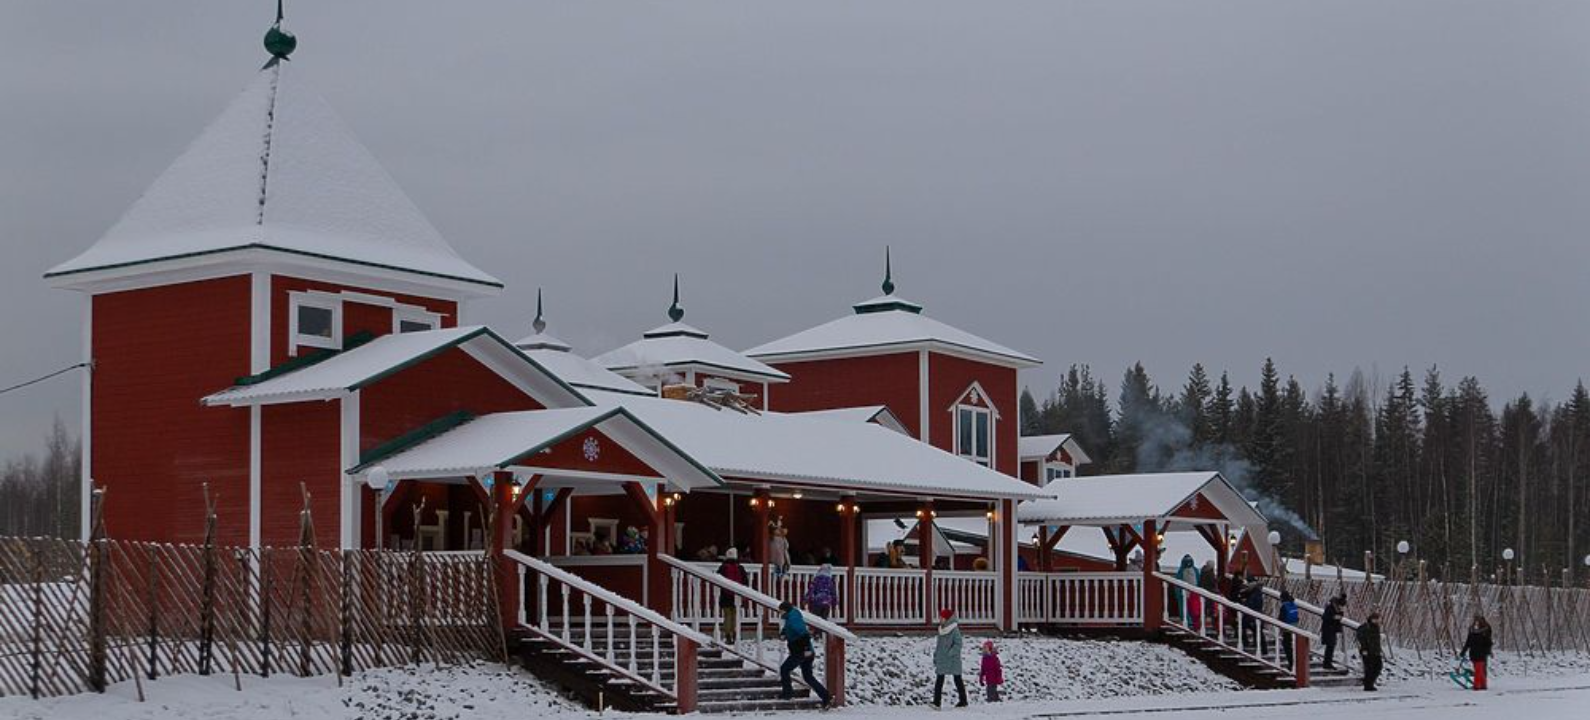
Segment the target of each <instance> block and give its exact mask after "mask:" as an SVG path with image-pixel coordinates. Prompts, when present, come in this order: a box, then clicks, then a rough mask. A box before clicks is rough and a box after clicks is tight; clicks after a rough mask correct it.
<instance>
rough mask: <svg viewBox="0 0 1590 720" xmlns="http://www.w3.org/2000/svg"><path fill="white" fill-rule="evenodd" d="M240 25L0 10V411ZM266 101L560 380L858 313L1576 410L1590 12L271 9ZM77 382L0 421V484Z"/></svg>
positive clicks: (213, 108) (1269, 6)
mask: <svg viewBox="0 0 1590 720" xmlns="http://www.w3.org/2000/svg"><path fill="white" fill-rule="evenodd" d="M272 12H273V7H272V3H270V2H267V1H266V0H252V1H250V2H242V1H241V0H232V1H230V2H215V1H214V0H164V1H163V2H159V3H148V2H140V3H130V2H124V1H119V2H113V1H111V0H93V1H90V0H76V1H74V2H45V1H44V0H11V2H8V3H7V4H6V12H5V18H6V28H7V32H6V40H5V42H3V43H0V250H3V252H4V257H5V262H4V263H0V324H3V327H4V328H5V332H4V334H3V335H0V337H3V340H0V343H3V345H0V347H3V353H0V385H7V384H10V383H11V382H15V381H20V380H23V379H26V378H28V377H31V376H33V375H36V374H40V373H43V372H46V371H48V370H52V369H54V368H56V367H59V366H61V365H65V364H67V363H70V362H73V361H75V360H76V359H77V358H78V355H79V352H80V350H79V343H80V329H79V320H80V300H79V298H78V297H76V296H75V295H74V294H72V293H69V292H66V291H54V290H49V289H47V288H46V287H45V285H44V283H43V282H42V281H41V280H40V279H39V276H40V274H41V273H42V272H43V271H44V270H45V269H46V268H48V267H49V266H51V265H53V264H55V263H57V262H59V261H61V260H64V259H66V258H68V257H71V256H72V255H74V254H75V253H77V252H78V251H79V250H81V249H82V248H84V247H87V246H88V245H89V244H90V243H92V242H93V241H94V240H95V239H97V238H98V237H99V236H100V234H101V233H103V232H104V231H105V230H106V229H107V228H108V227H110V225H111V224H112V223H113V222H115V220H116V218H117V217H119V215H120V214H121V212H122V211H123V210H124V209H125V208H126V207H127V206H128V205H129V204H130V203H131V202H132V201H133V200H134V199H135V198H136V197H137V195H138V193H139V192H140V191H141V190H142V189H143V188H144V187H145V186H146V185H148V184H149V182H150V181H151V180H153V179H154V177H155V176H156V175H157V174H158V173H159V172H160V171H161V170H162V169H164V168H165V166H166V165H167V164H168V163H169V162H170V161H171V160H173V159H174V158H175V157H176V156H177V154H178V153H180V152H181V150H182V149H183V148H184V147H185V146H186V145H187V143H188V142H189V141H191V140H192V139H193V138H194V137H195V136H196V135H197V134H198V133H199V131H200V130H202V129H203V128H204V126H205V125H206V124H207V123H208V122H209V121H210V119H211V118H213V117H214V116H215V115H216V114H217V113H218V112H219V111H220V110H221V108H222V107H224V106H225V105H226V103H227V102H228V101H229V100H230V99H231V98H232V97H233V95H235V94H236V93H237V92H238V91H239V90H241V88H242V87H243V85H244V84H245V83H246V82H247V81H248V79H249V77H250V76H251V73H253V72H254V70H255V69H256V68H257V67H258V66H259V65H260V64H261V63H262V62H263V61H264V59H265V53H264V51H263V50H262V49H261V48H260V42H259V40H260V37H261V35H262V34H263V32H264V31H265V29H266V27H267V26H268V24H269V21H270V19H271V13H272ZM288 18H289V25H290V26H291V27H292V29H293V30H294V31H295V32H296V33H297V35H298V37H299V49H298V52H297V53H296V54H295V55H294V60H293V61H294V63H295V65H296V66H297V67H298V68H299V70H300V77H305V76H309V77H311V78H312V82H313V84H314V85H315V86H316V88H317V89H318V90H319V91H320V92H321V94H323V95H324V96H326V97H327V99H328V100H329V101H330V102H331V104H332V105H333V106H334V107H336V108H337V109H338V111H339V112H340V113H341V114H342V115H343V118H344V119H345V120H346V121H347V123H348V124H349V125H350V126H351V127H352V128H353V130H354V132H355V133H357V134H358V135H359V136H360V137H361V138H362V139H363V140H364V142H365V143H366V144H367V145H368V146H369V147H370V149H371V150H372V151H373V152H374V153H375V155H376V156H377V157H378V158H380V159H381V161H382V162H383V164H385V166H386V167H387V169H388V170H389V171H391V172H392V174H393V175H394V176H396V177H397V179H398V182H399V183H400V184H401V185H402V186H403V187H404V188H405V190H407V192H408V193H409V195H410V196H411V197H412V198H413V199H414V200H415V202H416V203H417V204H418V205H419V206H420V207H421V209H422V210H424V211H425V212H426V213H427V214H428V215H429V217H430V219H431V221H432V222H433V223H434V224H435V225H436V226H437V227H438V228H440V229H441V231H442V233H443V234H444V235H445V236H446V237H448V238H449V239H450V240H451V242H452V243H453V245H454V246H455V247H456V248H457V249H458V250H459V252H460V253H462V254H463V255H464V256H465V257H467V258H469V259H470V260H472V261H474V262H475V263H477V264H478V265H480V266H482V267H484V268H486V269H488V270H489V271H490V272H492V273H494V274H496V275H498V276H499V277H502V278H504V279H505V280H507V282H508V283H509V289H508V291H507V292H506V293H505V294H504V295H503V296H502V297H500V298H497V299H493V300H489V301H484V302H481V303H478V304H476V305H475V306H474V308H473V316H474V319H475V320H479V321H484V322H487V323H490V324H492V325H494V326H496V327H498V328H500V329H502V330H503V331H504V332H505V334H508V335H510V336H517V335H519V334H521V333H522V332H524V331H525V330H526V328H527V326H528V323H529V319H530V315H531V307H530V305H532V304H533V298H534V295H535V289H536V287H537V286H542V287H544V288H545V290H546V293H547V302H548V306H549V307H548V310H549V315H550V319H551V321H552V325H553V330H554V331H555V332H556V333H557V334H559V335H560V336H562V337H563V338H564V339H566V340H568V341H570V342H571V343H573V344H575V346H576V349H577V350H578V351H580V352H582V353H584V354H586V355H593V354H596V353H597V352H600V351H603V350H606V349H609V348H611V347H614V346H616V345H618V344H621V343H623V342H627V341H629V340H630V339H633V338H634V337H636V336H637V335H638V333H640V332H641V331H642V330H644V329H647V328H649V327H652V326H654V325H657V324H660V323H662V322H663V321H664V315H663V311H664V309H665V308H666V306H667V297H666V296H667V293H668V283H669V273H671V272H672V271H674V270H678V271H680V272H681V273H682V275H683V292H684V300H685V305H686V307H687V308H688V310H689V320H690V322H692V323H693V324H696V325H698V326H700V327H702V328H704V329H706V330H708V331H710V332H712V333H713V334H714V336H715V338H716V339H718V340H720V341H722V342H724V343H725V344H727V345H730V346H732V347H748V346H750V345H753V344H757V343H760V342H763V341H765V340H768V339H771V338H774V337H779V336H782V335H784V334H788V333H790V332H794V331H797V330H800V329H803V328H806V327H809V326H811V325H814V324H817V323H819V322H823V321H826V320H828V319H831V318H833V317H836V316H837V315H839V314H841V313H844V312H847V311H848V306H849V304H850V303H851V302H854V301H858V300H863V299H866V298H868V297H871V296H872V295H875V294H876V293H877V284H878V281H879V280H880V278H879V270H880V268H879V265H880V262H881V256H882V252H883V251H882V248H883V245H884V244H885V243H889V244H892V245H893V247H894V256H895V260H896V265H895V269H896V279H897V281H898V283H899V286H900V293H901V294H902V295H904V296H906V297H908V298H911V299H914V300H916V301H918V302H921V303H923V304H925V305H926V306H927V312H928V313H930V314H932V315H934V316H936V317H938V318H940V319H942V320H945V321H947V322H950V323H953V324H956V325H960V326H962V327H964V328H966V329H968V330H971V331H973V332H977V333H979V334H982V335H985V336H986V337H988V338H990V339H992V340H995V341H997V342H1001V343H1004V344H1008V345H1012V346H1014V347H1017V348H1020V349H1022V350H1025V351H1027V352H1030V353H1034V354H1037V355H1039V356H1041V357H1043V358H1045V359H1046V360H1047V361H1048V365H1046V366H1045V367H1044V368H1042V369H1040V370H1038V371H1033V372H1030V373H1029V374H1028V375H1027V377H1026V378H1025V380H1026V382H1028V383H1029V384H1033V385H1034V386H1037V387H1048V386H1050V385H1052V384H1053V376H1055V375H1056V374H1057V373H1059V372H1060V371H1062V370H1063V369H1064V368H1065V366H1066V365H1068V364H1069V363H1073V362H1082V363H1091V364H1092V365H1093V366H1094V368H1095V369H1096V370H1097V371H1099V372H1100V374H1102V375H1103V376H1105V377H1106V378H1108V380H1109V381H1110V383H1111V385H1112V386H1113V385H1114V384H1115V383H1116V382H1117V381H1118V379H1119V377H1120V373H1121V371H1122V369H1123V368H1124V366H1125V365H1126V364H1128V363H1130V362H1132V361H1135V360H1142V361H1143V362H1144V363H1145V364H1146V365H1147V366H1148V368H1149V370H1150V372H1151V373H1153V374H1154V376H1155V378H1156V379H1157V380H1158V381H1159V382H1160V383H1161V384H1162V385H1166V386H1170V385H1178V384H1179V383H1180V381H1181V379H1182V377H1183V376H1184V374H1185V372H1186V370H1187V368H1188V367H1189V366H1190V364H1191V363H1193V362H1194V361H1202V362H1204V363H1205V364H1206V365H1209V366H1210V367H1212V368H1215V369H1217V370H1218V369H1220V368H1230V369H1231V370H1232V373H1233V379H1234V380H1236V381H1238V382H1243V383H1249V384H1251V383H1252V382H1254V380H1255V378H1256V376H1257V370H1258V366H1259V364H1260V362H1261V361H1262V359H1263V357H1264V356H1265V355H1273V356H1275V358H1276V361H1277V362H1278V363H1279V364H1280V366H1281V369H1282V371H1283V372H1286V373H1296V374H1297V375H1298V376H1299V377H1300V379H1302V380H1303V381H1304V383H1305V385H1306V386H1308V387H1310V388H1315V387H1317V386H1318V385H1319V384H1320V383H1322V382H1323V380H1324V376H1325V373H1326V372H1328V371H1336V372H1337V373H1338V374H1340V375H1345V374H1346V373H1348V372H1350V371H1351V369H1352V368H1353V367H1354V366H1361V367H1363V368H1365V369H1366V370H1372V369H1373V368H1379V370H1380V372H1381V374H1382V375H1383V376H1385V379H1387V380H1389V376H1390V374H1391V373H1392V372H1394V371H1395V370H1396V369H1399V368H1400V367H1401V366H1402V365H1403V364H1410V365H1413V366H1414V367H1415V368H1416V369H1417V368H1421V367H1423V366H1427V365H1429V364H1431V363H1440V364H1441V365H1442V367H1443V368H1444V369H1445V371H1446V373H1447V374H1448V376H1449V377H1451V378H1453V379H1454V380H1455V379H1456V376H1458V375H1460V374H1475V375H1478V376H1479V377H1480V378H1481V379H1482V380H1483V381H1484V382H1485V383H1486V385H1487V386H1488V387H1489V388H1490V389H1491V390H1492V391H1493V393H1495V394H1497V395H1511V394H1514V393H1517V392H1519V391H1524V390H1527V391H1530V392H1531V393H1532V394H1537V395H1539V394H1545V395H1546V396H1548V397H1551V398H1554V399H1560V398H1562V397H1563V396H1564V395H1565V394H1566V392H1567V390H1568V389H1569V388H1571V385H1572V383H1573V382H1574V380H1575V379H1576V378H1578V377H1581V376H1585V375H1590V371H1587V367H1586V366H1587V362H1586V361H1587V359H1590V329H1587V328H1586V325H1585V313H1586V309H1587V307H1590V303H1587V301H1590V289H1587V287H1590V283H1586V282H1585V275H1586V270H1587V267H1590V244H1587V243H1586V240H1585V238H1584V235H1585V231H1586V228H1590V3H1584V2H1578V1H1575V0H1562V1H1561V2H1531V1H1525V0H1515V1H1512V2H1494V1H1489V0H1487V1H1468V0H1401V1H1397V2H1387V1H1385V0H1331V1H1329V2H1323V1H1320V0H1312V1H1301V0H1252V1H1251V2H1211V1H1208V0H1203V1H1200V2H1187V1H1186V0H1153V1H1129V0H1110V1H1108V2H1101V1H1099V0H1093V1H1090V2H1080V1H1076V0H1037V1H1034V2H999V1H996V2H973V1H971V0H962V1H960V2H937V1H934V0H868V1H867V2H856V1H855V0H800V1H799V2H793V1H789V0H786V1H784V2H754V1H748V0H722V1H713V2H694V1H688V2H687V1H678V2H569V1H567V0H564V1H559V2H554V1H551V0H535V1H533V2H527V1H525V0H516V1H514V2H498V1H491V2H487V1H485V0H473V1H471V2H434V1H433V2H424V3H419V2H394V1H393V0H385V1H383V2H376V1H375V0H339V1H338V2H319V3H310V2H306V1H305V0H297V1H295V2H294V1H290V2H289V3H288ZM78 402H79V401H78V383H77V381H76V380H75V379H72V380H64V379H58V380H55V381H52V382H51V383H49V384H46V385H42V386H38V387H35V388H30V389H28V390H25V391H22V392H18V393H13V394H10V395H6V396H0V454H5V453H8V452H12V451H16V450H18V449H21V448H29V449H31V448H33V447H35V446H37V445H38V444H39V438H40V437H41V436H42V434H43V432H44V430H45V427H46V425H47V424H48V422H49V420H50V418H51V416H52V415H53V414H55V413H60V414H61V415H62V416H63V417H65V418H67V419H68V420H71V421H74V422H75V420H76V417H77V411H76V409H77V407H78Z"/></svg>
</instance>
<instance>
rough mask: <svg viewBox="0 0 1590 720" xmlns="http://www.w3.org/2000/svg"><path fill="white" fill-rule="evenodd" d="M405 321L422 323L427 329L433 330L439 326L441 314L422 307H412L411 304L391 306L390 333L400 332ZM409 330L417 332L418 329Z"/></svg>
mask: <svg viewBox="0 0 1590 720" xmlns="http://www.w3.org/2000/svg"><path fill="white" fill-rule="evenodd" d="M405 322H411V323H423V324H424V325H427V326H428V328H427V329H429V330H435V329H437V328H440V327H441V326H442V316H441V315H440V314H437V313H433V312H431V311H429V310H425V309H423V308H417V307H414V306H412V305H408V306H404V305H400V306H398V307H394V308H392V334H393V335H397V334H400V333H402V332H403V323H405ZM409 332H419V331H418V330H410V331H409Z"/></svg>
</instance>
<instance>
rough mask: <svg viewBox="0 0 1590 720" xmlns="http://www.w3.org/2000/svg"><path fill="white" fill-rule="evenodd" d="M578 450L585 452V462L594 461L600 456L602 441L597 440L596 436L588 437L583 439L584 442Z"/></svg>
mask: <svg viewBox="0 0 1590 720" xmlns="http://www.w3.org/2000/svg"><path fill="white" fill-rule="evenodd" d="M580 450H581V452H584V453H585V461H586V462H596V459H597V458H599V457H601V456H602V443H600V442H597V440H596V438H593V437H588V438H586V439H585V444H584V445H581V446H580Z"/></svg>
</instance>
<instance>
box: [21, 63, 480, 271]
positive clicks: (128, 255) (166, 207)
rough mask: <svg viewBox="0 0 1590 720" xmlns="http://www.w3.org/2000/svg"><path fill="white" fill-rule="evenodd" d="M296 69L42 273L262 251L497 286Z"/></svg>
mask: <svg viewBox="0 0 1590 720" xmlns="http://www.w3.org/2000/svg"><path fill="white" fill-rule="evenodd" d="M297 65H298V63H296V62H295V63H285V62H275V63H271V64H270V65H268V66H267V67H266V68H264V69H262V70H261V71H260V72H259V74H258V75H256V76H255V77H254V79H253V80H252V81H251V82H250V83H249V84H248V86H247V87H245V88H244V90H243V92H242V93H241V94H240V95H238V96H237V97H236V98H235V99H234V100H233V101H232V103H231V104H230V105H229V106H227V108H226V109H225V110H224V111H223V112H222V113H221V114H220V116H219V117H217V118H216V119H215V120H214V121H213V122H211V123H210V126H209V127H208V128H206V129H205V130H204V132H203V133H202V134H201V135H199V137H198V139H196V140H195V141H194V142H193V144H192V145H190V146H189V147H188V149H187V150H186V151H185V152H183V154H182V155H181V156H180V157H178V158H177V160H176V162H174V163H172V164H171V166H170V167H169V168H167V169H166V171H165V172H164V173H162V174H161V175H160V177H159V178H158V179H156V180H155V181H154V184H152V185H150V186H149V188H148V189H147V190H145V191H144V194H143V196H142V197H140V198H139V199H138V200H137V201H136V202H135V203H133V205H132V206H131V208H129V209H128V210H127V212H126V214H125V215H123V216H122V218H121V220H120V221H118V222H117V223H116V224H115V226H113V227H112V228H111V229H110V230H109V231H108V232H106V233H105V235H104V237H102V238H100V240H99V241H98V242H96V243H94V244H93V245H92V246H90V247H89V248H88V249H87V250H86V251H84V252H83V253H82V254H80V255H78V256H77V257H75V258H72V259H71V260H68V261H66V262H64V263H61V264H60V265H57V266H55V267H54V268H52V269H51V270H50V271H49V272H48V273H46V275H45V276H46V277H52V278H60V277H62V276H68V275H77V274H79V273H86V272H89V271H109V270H111V269H116V268H126V267H129V266H140V265H144V264H146V263H151V262H155V261H162V260H179V259H191V258H197V257H202V256H212V255H216V254H220V253H230V252H260V251H265V252H272V253H276V257H278V258H280V257H283V256H284V255H283V254H286V255H290V256H293V257H295V258H297V259H299V260H303V261H314V262H322V263H323V262H326V261H332V262H333V263H338V262H340V263H352V264H354V265H357V266H363V267H375V268H383V269H387V270H396V271H400V272H403V273H409V274H411V275H418V276H423V277H425V278H430V279H441V280H448V281H455V282H461V283H464V284H466V286H469V285H472V286H477V288H478V289H477V290H476V291H475V292H480V291H481V290H482V289H484V290H491V289H493V288H499V287H501V286H502V283H501V282H500V281H498V280H497V279H496V278H494V277H492V276H491V275H490V274H487V273H486V272H484V271H482V270H481V269H479V268H477V267H475V266H474V265H471V264H470V263H468V262H467V261H465V260H464V259H463V258H461V257H459V255H458V253H457V252H455V251H454V250H453V248H452V246H450V245H448V243H447V241H446V240H444V239H442V236H441V234H440V233H438V232H437V231H436V228H434V227H432V226H431V224H430V222H429V221H427V220H426V219H425V217H424V215H422V214H421V213H420V211H419V209H418V208H416V207H415V206H414V204H413V202H411V201H410V200H409V198H408V197H407V196H406V195H404V194H403V191H402V190H401V189H399V188H398V186H397V183H396V182H394V181H393V179H392V177H391V176H390V175H388V174H387V173H386V171H385V170H383V169H382V168H381V166H380V165H379V164H378V163H377V162H376V160H375V158H374V157H372V156H371V154H370V152H369V151H368V150H367V149H365V147H364V146H363V145H362V144H360V142H359V141H358V140H357V139H356V138H355V137H354V136H353V134H352V133H351V132H349V130H348V129H347V128H346V127H345V126H344V125H343V124H342V121H341V120H340V119H338V117H337V115H336V113H334V112H333V111H332V110H331V107H330V106H329V105H327V104H326V102H325V100H323V99H322V98H321V97H320V96H319V95H317V94H316V93H315V92H314V91H313V90H311V89H310V88H308V87H307V86H306V85H305V84H304V82H303V79H302V78H300V77H298V76H297V74H296V68H295V67H292V66H297ZM71 282H72V281H69V280H65V279H62V280H59V281H58V283H59V284H62V285H69V284H71Z"/></svg>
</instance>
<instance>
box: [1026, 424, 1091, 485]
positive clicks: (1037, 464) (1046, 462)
mask: <svg viewBox="0 0 1590 720" xmlns="http://www.w3.org/2000/svg"><path fill="white" fill-rule="evenodd" d="M1019 447H1020V449H1021V479H1023V480H1026V481H1027V482H1030V483H1032V484H1034V485H1039V486H1043V485H1048V484H1049V483H1051V482H1054V481H1055V480H1063V479H1065V478H1070V477H1076V475H1077V471H1078V470H1079V469H1081V467H1082V466H1083V465H1087V464H1089V463H1091V462H1093V458H1090V457H1088V454H1087V452H1086V451H1084V450H1083V449H1082V444H1081V443H1078V442H1077V439H1076V437H1075V436H1074V435H1072V434H1070V433H1057V434H1054V435H1023V436H1022V437H1021V443H1020V445H1019Z"/></svg>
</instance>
